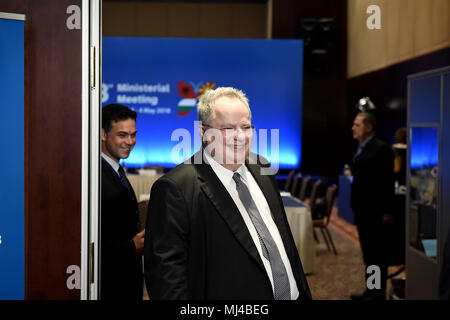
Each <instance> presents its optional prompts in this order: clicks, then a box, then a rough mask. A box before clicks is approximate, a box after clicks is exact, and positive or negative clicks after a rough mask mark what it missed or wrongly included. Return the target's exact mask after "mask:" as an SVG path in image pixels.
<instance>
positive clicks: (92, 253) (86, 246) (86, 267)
mask: <svg viewBox="0 0 450 320" xmlns="http://www.w3.org/2000/svg"><path fill="white" fill-rule="evenodd" d="M101 13H102V6H101V0H83V3H82V69H83V70H82V89H81V94H82V138H81V139H82V152H81V174H82V179H81V189H82V190H81V268H80V269H81V288H80V289H81V292H80V298H81V299H82V300H97V299H99V295H100V294H99V289H100V281H99V269H100V268H99V266H100V259H99V244H100V241H99V240H100V231H99V230H100V228H99V221H100V220H99V219H100V215H99V212H100V209H101V208H100V200H99V199H100V172H101V171H100V141H101V140H100V128H101V127H100V119H101V115H100V110H101V83H102V82H101V34H102V29H101V26H102V22H101V21H102V19H101Z"/></svg>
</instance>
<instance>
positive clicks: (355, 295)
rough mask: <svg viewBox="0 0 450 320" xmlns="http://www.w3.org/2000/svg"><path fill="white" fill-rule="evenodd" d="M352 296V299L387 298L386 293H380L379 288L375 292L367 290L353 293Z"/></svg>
mask: <svg viewBox="0 0 450 320" xmlns="http://www.w3.org/2000/svg"><path fill="white" fill-rule="evenodd" d="M350 298H351V299H352V300H386V297H385V296H384V294H382V293H380V291H379V290H376V291H375V292H371V291H369V290H366V291H364V292H363V293H353V294H351V295H350Z"/></svg>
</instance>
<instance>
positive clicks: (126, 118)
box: [100, 104, 145, 300]
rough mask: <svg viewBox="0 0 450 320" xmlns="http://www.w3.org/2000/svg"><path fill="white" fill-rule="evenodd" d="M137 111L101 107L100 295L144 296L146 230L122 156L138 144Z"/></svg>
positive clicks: (125, 297) (117, 297) (122, 298)
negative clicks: (143, 257)
mask: <svg viewBox="0 0 450 320" xmlns="http://www.w3.org/2000/svg"><path fill="white" fill-rule="evenodd" d="M136 117H137V114H136V112H135V111H133V110H130V109H129V108H128V107H126V106H123V105H120V104H109V105H107V106H105V107H103V109H102V135H101V140H102V186H101V191H102V192H101V193H102V202H101V218H100V219H101V262H100V264H101V271H100V275H101V281H100V287H101V299H121V300H124V299H125V300H129V299H132V300H142V295H143V272H142V254H143V250H144V235H145V230H144V231H142V232H139V230H140V226H139V214H138V206H137V201H136V196H135V194H134V190H133V188H132V187H131V184H130V183H129V181H128V179H127V177H126V175H125V172H124V169H123V167H122V166H121V165H120V164H119V161H120V159H126V158H128V156H129V155H130V152H131V150H133V147H134V145H135V144H136V133H137V130H136Z"/></svg>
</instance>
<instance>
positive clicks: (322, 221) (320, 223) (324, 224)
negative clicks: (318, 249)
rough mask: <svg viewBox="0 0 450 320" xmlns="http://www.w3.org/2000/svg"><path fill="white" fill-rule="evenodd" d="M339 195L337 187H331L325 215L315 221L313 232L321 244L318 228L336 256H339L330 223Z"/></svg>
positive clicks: (328, 192)
mask: <svg viewBox="0 0 450 320" xmlns="http://www.w3.org/2000/svg"><path fill="white" fill-rule="evenodd" d="M336 195H337V187H336V185H332V186H329V187H328V189H327V193H326V195H325V201H326V204H327V209H326V211H325V214H324V215H323V216H322V217H321V218H319V219H315V220H313V226H314V228H313V232H314V238H315V239H316V241H317V242H319V239H318V238H317V235H316V231H315V229H316V228H318V229H320V231H321V232H322V236H323V239H324V241H325V244H326V245H327V249H328V251H331V248H333V252H334V254H335V255H337V250H336V247H335V245H334V242H333V238H331V234H330V232H329V231H328V224H329V223H330V216H331V211H332V209H333V202H334V200H335V199H336Z"/></svg>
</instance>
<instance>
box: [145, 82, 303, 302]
mask: <svg viewBox="0 0 450 320" xmlns="http://www.w3.org/2000/svg"><path fill="white" fill-rule="evenodd" d="M198 114H199V120H200V122H201V125H200V128H199V129H200V135H201V137H202V143H203V147H202V149H201V150H200V151H198V152H197V153H196V154H195V155H194V156H193V157H192V158H191V159H190V160H189V161H188V163H186V162H185V163H183V164H180V165H178V166H177V167H176V168H174V169H172V170H171V171H170V172H169V173H167V174H166V175H165V176H163V177H161V178H159V179H158V180H157V181H156V182H155V184H154V185H153V187H152V190H151V197H150V198H151V199H152V200H151V201H150V203H149V207H148V218H147V226H146V230H147V232H146V240H145V278H146V284H147V290H148V292H149V295H150V299H195V300H197V299H200V300H210V299H239V300H249V299H261V300H271V299H276V300H294V299H299V300H303V301H304V300H310V299H311V293H310V291H309V287H308V284H307V282H306V278H305V275H304V273H303V268H302V264H301V261H300V257H299V255H298V251H297V249H296V246H295V242H294V239H293V237H292V234H291V231H290V228H289V225H288V221H287V218H286V213H285V211H284V207H283V203H282V201H281V198H280V193H279V190H278V189H277V187H276V181H275V178H274V176H273V175H271V176H269V175H263V174H261V173H262V167H261V166H260V165H258V164H256V161H252V163H253V164H252V163H249V152H250V148H251V142H252V138H253V127H252V124H251V112H250V108H249V104H248V100H247V98H246V96H245V95H244V93H243V92H242V91H240V90H237V89H234V88H223V87H222V88H217V89H215V90H208V91H206V92H205V93H204V94H203V95H202V96H201V97H200V102H199V105H198Z"/></svg>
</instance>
